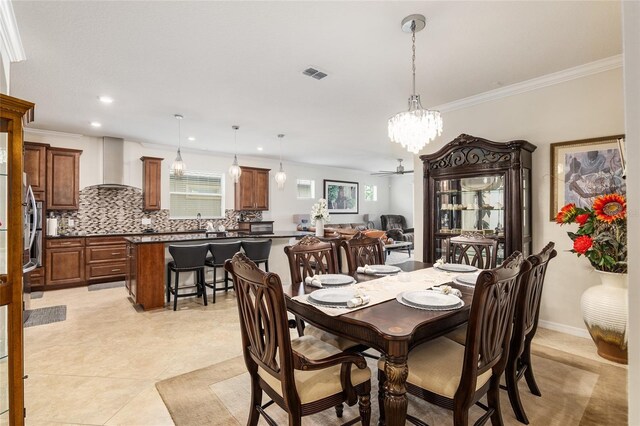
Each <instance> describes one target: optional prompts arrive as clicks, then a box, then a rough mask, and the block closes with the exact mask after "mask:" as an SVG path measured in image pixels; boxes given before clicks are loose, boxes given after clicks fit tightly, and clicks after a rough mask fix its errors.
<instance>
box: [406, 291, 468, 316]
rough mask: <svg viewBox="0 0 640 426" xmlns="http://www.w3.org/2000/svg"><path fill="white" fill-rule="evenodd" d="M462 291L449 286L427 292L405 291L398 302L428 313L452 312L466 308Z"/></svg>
mask: <svg viewBox="0 0 640 426" xmlns="http://www.w3.org/2000/svg"><path fill="white" fill-rule="evenodd" d="M461 297H462V293H461V292H460V290H458V289H456V288H453V287H451V286H448V285H442V286H440V287H433V288H431V289H426V290H412V291H403V292H402V293H400V294H398V295H397V296H396V300H397V301H398V302H399V303H401V304H403V305H405V306H408V307H410V308H415V309H423V310H426V311H450V310H456V309H460V308H462V307H463V306H464V301H463V300H462V299H461Z"/></svg>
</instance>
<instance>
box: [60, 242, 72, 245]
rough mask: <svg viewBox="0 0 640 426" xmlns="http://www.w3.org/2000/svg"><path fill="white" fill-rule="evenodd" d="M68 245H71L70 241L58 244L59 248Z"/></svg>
mask: <svg viewBox="0 0 640 426" xmlns="http://www.w3.org/2000/svg"><path fill="white" fill-rule="evenodd" d="M69 244H71V241H65V242H62V243H60V245H61V246H68V245H69Z"/></svg>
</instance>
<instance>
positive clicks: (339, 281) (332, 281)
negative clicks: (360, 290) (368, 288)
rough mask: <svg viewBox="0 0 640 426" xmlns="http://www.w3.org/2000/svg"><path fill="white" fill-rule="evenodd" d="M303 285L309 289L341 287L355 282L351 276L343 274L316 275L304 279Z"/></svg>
mask: <svg viewBox="0 0 640 426" xmlns="http://www.w3.org/2000/svg"><path fill="white" fill-rule="evenodd" d="M304 283H305V284H306V285H308V286H311V287H317V288H323V287H342V286H347V285H351V284H355V283H356V280H355V279H354V278H353V277H352V276H351V275H345V274H318V275H314V276H312V277H306V278H305V279H304Z"/></svg>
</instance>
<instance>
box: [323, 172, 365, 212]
mask: <svg viewBox="0 0 640 426" xmlns="http://www.w3.org/2000/svg"><path fill="white" fill-rule="evenodd" d="M324 198H325V199H326V200H327V205H328V206H329V213H331V214H351V213H358V182H345V181H341V180H327V179H325V180H324Z"/></svg>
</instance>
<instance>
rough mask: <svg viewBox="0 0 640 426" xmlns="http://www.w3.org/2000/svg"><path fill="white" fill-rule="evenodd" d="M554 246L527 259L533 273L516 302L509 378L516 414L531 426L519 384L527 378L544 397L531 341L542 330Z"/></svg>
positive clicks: (532, 388) (533, 388)
mask: <svg viewBox="0 0 640 426" xmlns="http://www.w3.org/2000/svg"><path fill="white" fill-rule="evenodd" d="M554 246H555V244H554V243H553V242H550V243H549V244H547V246H546V247H545V248H543V249H542V251H541V252H540V253H538V254H534V255H531V256H529V257H528V258H527V260H528V261H529V263H531V271H529V272H528V274H527V275H526V278H524V279H523V280H522V282H521V284H520V287H521V288H520V292H519V294H518V299H517V300H516V308H515V313H514V319H513V332H512V334H511V347H510V349H509V359H508V361H507V366H506V369H505V379H506V384H507V392H508V394H509V402H511V407H512V408H513V412H514V413H515V415H516V418H517V419H518V421H520V422H522V423H524V424H529V419H528V418H527V415H526V413H525V411H524V407H523V406H522V401H520V393H519V392H518V381H519V380H520V379H521V378H522V376H523V375H524V378H525V379H526V381H527V385H528V386H529V390H530V391H531V393H532V394H534V395H536V396H542V394H541V393H540V389H539V388H538V384H537V383H536V379H535V378H534V376H533V368H532V365H531V341H532V340H533V336H535V334H536V330H537V329H538V318H539V316H540V299H541V297H542V287H543V285H544V278H545V275H546V273H547V265H548V264H549V261H550V260H551V259H553V258H554V257H556V255H557V254H558V252H556V251H555V250H554Z"/></svg>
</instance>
